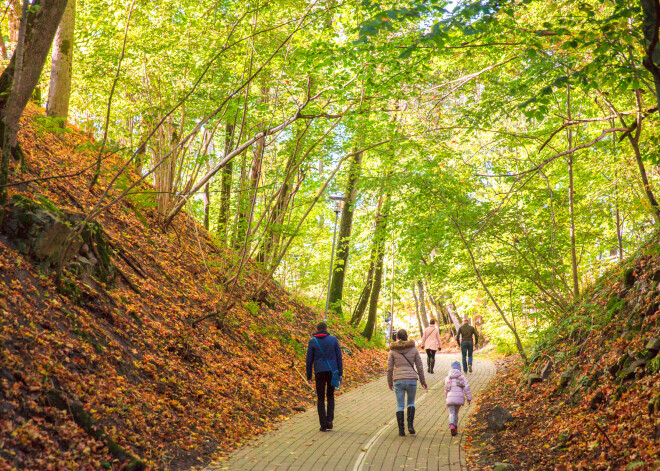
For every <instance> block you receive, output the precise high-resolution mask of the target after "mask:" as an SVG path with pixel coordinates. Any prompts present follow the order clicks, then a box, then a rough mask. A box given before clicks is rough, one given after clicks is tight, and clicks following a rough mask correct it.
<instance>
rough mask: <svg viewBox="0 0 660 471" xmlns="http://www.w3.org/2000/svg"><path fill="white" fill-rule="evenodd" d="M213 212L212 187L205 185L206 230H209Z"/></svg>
mask: <svg viewBox="0 0 660 471" xmlns="http://www.w3.org/2000/svg"><path fill="white" fill-rule="evenodd" d="M210 212H211V187H210V185H209V184H208V183H207V184H206V185H204V229H206V230H207V231H208V230H209V216H210Z"/></svg>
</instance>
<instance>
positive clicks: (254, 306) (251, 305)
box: [243, 301, 259, 317]
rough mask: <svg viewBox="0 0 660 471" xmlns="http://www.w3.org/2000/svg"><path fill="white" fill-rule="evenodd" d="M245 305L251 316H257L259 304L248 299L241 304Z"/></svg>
mask: <svg viewBox="0 0 660 471" xmlns="http://www.w3.org/2000/svg"><path fill="white" fill-rule="evenodd" d="M243 307H245V310H246V311H247V312H249V313H250V314H252V315H253V316H255V317H256V316H258V315H259V304H258V303H256V302H254V301H248V302H247V303H245V304H244V305H243Z"/></svg>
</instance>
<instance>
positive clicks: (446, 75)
mask: <svg viewBox="0 0 660 471" xmlns="http://www.w3.org/2000/svg"><path fill="white" fill-rule="evenodd" d="M21 11H22V12H23V15H22V16H23V17H24V18H26V19H27V20H26V21H24V22H22V23H21V21H20V18H21ZM659 15H660V6H659V5H658V2H655V1H650V0H644V1H642V2H640V3H638V2H629V1H621V0H615V1H610V0H608V1H604V2H602V1H600V2H595V1H593V2H588V1H587V2H576V1H556V2H543V1H536V0H522V1H504V2H502V1H500V2H490V1H478V2H461V1H459V2H443V1H439V2H435V1H429V2H396V3H394V2H391V3H388V2H382V3H377V2H371V1H368V0H365V1H361V2H356V1H345V2H341V1H335V0H333V1H323V2H322V1H311V2H298V1H275V2H255V3H244V2H233V1H202V2H180V1H177V2H174V1H169V0H165V1H162V2H158V3H153V2H145V1H140V0H132V1H122V2H119V1H105V2H98V1H90V0H86V1H81V0H78V1H77V2H76V1H74V0H69V1H68V2H67V1H64V0H36V1H34V2H29V1H25V2H24V3H21V2H18V1H15V0H10V1H9V2H8V3H7V4H6V8H5V9H4V13H3V16H2V27H3V38H2V39H3V44H2V51H1V53H2V56H3V61H4V64H5V65H8V67H7V68H6V69H5V72H4V73H3V76H2V78H0V89H1V90H2V91H4V92H5V93H4V94H3V97H4V98H3V100H2V103H0V105H2V108H3V113H4V114H3V116H4V119H3V123H2V127H3V136H4V137H3V149H4V152H3V164H2V168H0V184H4V183H6V182H7V181H8V174H9V172H10V171H12V172H20V165H18V164H15V163H12V162H13V160H12V159H11V156H10V154H13V155H14V156H17V157H18V158H20V154H21V152H20V149H19V148H18V147H17V146H16V141H15V138H13V140H12V136H13V135H15V132H14V129H16V127H17V122H18V117H17V116H20V114H21V112H22V109H23V107H24V106H25V104H24V103H23V104H22V106H21V99H22V97H24V96H28V95H32V99H33V100H34V101H35V102H36V103H37V104H40V105H42V106H45V107H46V117H44V118H41V119H40V120H39V123H40V126H42V128H43V129H46V130H48V131H50V132H56V133H57V132H62V133H65V132H67V130H66V129H65V128H64V127H63V124H64V122H65V121H67V120H68V122H69V123H73V124H75V125H76V126H77V127H78V128H79V129H81V130H84V131H86V132H88V133H90V134H92V135H94V136H95V137H96V138H97V140H98V144H97V145H96V147H94V149H93V151H94V152H96V153H97V155H98V164H97V165H96V166H94V167H93V168H90V169H89V185H90V191H92V192H93V193H94V192H95V193H94V194H95V195H98V198H99V202H98V204H97V205H96V206H95V207H94V208H93V209H92V210H91V211H90V216H91V217H94V216H96V215H98V213H99V212H100V211H103V210H104V209H105V208H107V203H108V200H106V198H107V196H108V193H109V192H108V190H107V189H105V188H98V187H97V185H98V182H97V178H98V172H99V171H100V168H101V165H100V163H101V161H103V160H104V159H105V158H107V155H108V154H109V153H114V154H118V155H120V156H122V157H123V159H124V161H125V165H124V166H121V167H117V168H116V169H114V174H113V177H112V186H113V188H112V191H113V192H116V194H117V195H118V196H117V197H118V198H124V199H130V201H131V203H132V204H134V205H136V206H137V207H139V208H142V209H153V210H154V211H157V213H158V214H159V215H160V217H161V218H162V221H163V223H164V224H165V225H168V224H169V223H170V222H171V221H172V220H173V218H174V217H176V216H177V215H178V214H179V213H180V212H181V211H182V210H184V211H186V212H188V214H191V215H193V216H194V217H195V218H196V219H197V220H198V221H199V222H200V223H201V224H203V225H204V226H205V227H206V228H207V229H208V230H209V231H211V233H212V234H213V235H214V237H215V238H216V240H217V241H218V242H219V243H220V244H223V245H225V246H227V247H231V248H232V249H234V254H235V255H234V256H235V260H234V261H233V263H232V268H231V271H232V273H231V274H232V275H236V274H238V273H240V272H241V270H243V268H244V267H245V264H246V262H247V261H248V260H255V261H257V262H258V263H260V264H262V268H263V271H264V273H266V274H267V275H272V276H273V277H274V278H275V280H277V281H278V282H279V283H280V284H282V285H283V286H285V287H286V288H288V289H289V290H291V291H293V292H294V293H296V294H297V295H298V296H300V297H301V298H304V299H305V300H307V301H308V302H310V303H312V304H316V305H318V306H320V307H323V306H324V304H325V294H326V292H327V291H329V293H330V296H329V297H330V302H329V308H330V312H331V314H330V315H331V317H332V316H338V317H341V318H343V319H345V320H347V321H350V322H351V323H352V324H354V325H356V326H360V328H361V330H362V332H363V335H364V336H365V337H367V338H369V339H371V338H373V336H374V334H375V333H376V332H377V333H378V335H382V323H383V322H384V320H385V318H386V317H387V315H388V314H387V312H388V311H393V312H394V313H395V316H398V317H397V320H399V319H401V317H402V316H405V317H404V319H406V322H407V323H408V324H410V323H412V324H413V326H415V327H417V328H418V329H420V330H421V328H422V326H423V325H426V324H427V322H428V318H429V317H431V316H436V317H438V318H439V319H441V323H442V324H443V325H444V328H445V329H447V331H450V330H451V329H452V326H455V325H456V324H457V323H458V322H460V318H461V317H462V316H464V315H469V316H479V317H480V318H481V319H480V320H481V321H482V322H483V328H484V329H485V331H486V332H487V333H488V334H489V336H490V337H491V338H492V339H493V340H494V342H495V343H496V344H497V345H498V346H499V347H500V348H501V349H503V350H505V351H513V350H517V351H518V352H519V353H520V354H521V355H522V357H523V358H526V352H527V349H528V346H529V345H530V344H531V343H533V342H534V341H535V340H536V339H537V338H538V336H539V335H540V334H541V333H542V332H543V330H544V329H545V328H546V327H547V326H548V325H550V324H552V323H553V322H554V321H556V320H557V319H559V318H561V317H562V316H563V315H565V314H566V313H567V310H568V307H569V304H570V302H571V300H572V299H573V298H576V297H578V296H579V294H580V292H581V291H582V290H583V289H584V288H585V286H587V285H589V284H590V283H591V282H592V281H593V280H594V279H595V277H597V276H598V274H599V273H601V272H602V271H603V270H604V269H605V268H606V267H607V266H608V265H609V264H611V263H612V262H613V261H616V260H617V259H618V260H620V259H622V258H623V257H624V256H626V255H628V254H631V253H632V252H633V251H634V250H635V249H636V248H637V247H638V246H639V245H640V244H641V242H642V241H643V240H644V239H645V238H646V237H647V236H648V235H649V233H651V232H652V231H654V230H655V228H656V226H657V224H659V223H660V208H659V207H658V202H657V200H656V197H655V192H654V188H655V187H654V184H655V182H656V181H657V179H658V177H659V175H658V172H659V171H660V169H659V168H658V152H657V143H658V126H657V121H658V117H657V110H658V99H657V87H658V86H659V85H660V69H658V65H659V64H660V59H659V56H660V48H659V47H658V24H660V21H658V18H660V16H659ZM60 20H61V21H60ZM21 24H22V25H23V27H22V28H21ZM56 29H57V33H56V32H55V30H56ZM50 31H52V35H51V37H52V36H53V35H54V46H53V49H52V53H50V56H48V57H46V56H45V54H43V52H39V51H44V49H43V44H45V43H46V42H47V41H46V40H47V39H48V38H47V37H46V36H48V34H47V33H48V32H50ZM42 33H43V34H42ZM40 41H41V42H40ZM44 41H46V42H44ZM39 45H41V46H42V47H41V48H39ZM10 59H11V61H10ZM17 63H18V64H19V67H16V64H17ZM21 63H23V64H24V65H23V68H22V69H21V66H20V65H21ZM51 64H52V65H51ZM42 69H43V70H42ZM16 70H19V71H21V72H20V73H18V74H16V73H15V71H16ZM12 83H13V84H14V85H16V84H17V83H18V84H19V86H18V87H17V86H14V88H13V89H12ZM26 93H27V95H26ZM25 102H27V98H25ZM127 168H131V169H135V170H136V174H137V175H139V176H141V177H140V178H141V179H142V180H145V181H147V182H148V183H150V184H151V185H153V191H145V190H144V188H142V187H141V186H140V185H139V182H138V181H136V178H135V177H133V176H131V175H135V173H134V174H131V173H129V172H127V171H125V170H126V169H127ZM95 187H96V188H95ZM102 190H103V191H102ZM0 193H2V194H0V198H2V200H3V201H1V202H2V203H3V204H4V202H5V201H6V197H7V191H6V187H2V192H0ZM329 195H335V196H337V195H338V196H341V197H342V198H343V200H344V201H343V205H341V203H339V205H340V206H336V205H337V204H338V203H337V202H336V201H334V200H328V196H329ZM335 214H336V215H337V220H338V228H337V244H336V245H337V251H336V253H335V252H334V251H333V250H332V248H333V235H334V227H335ZM331 265H332V271H331V276H330V277H329V276H328V275H329V271H330V270H329V268H330V266H331ZM329 278H330V279H329ZM386 298H390V299H386ZM379 301H380V303H379ZM224 307H225V308H227V306H224Z"/></svg>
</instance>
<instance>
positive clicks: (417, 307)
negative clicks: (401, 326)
mask: <svg viewBox="0 0 660 471" xmlns="http://www.w3.org/2000/svg"><path fill="white" fill-rule="evenodd" d="M412 295H413V299H414V300H415V317H417V325H418V326H419V335H421V336H422V337H424V327H423V326H422V318H421V317H420V316H419V301H417V294H416V293H415V283H413V285H412Z"/></svg>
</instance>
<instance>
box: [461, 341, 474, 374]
mask: <svg viewBox="0 0 660 471" xmlns="http://www.w3.org/2000/svg"><path fill="white" fill-rule="evenodd" d="M473 350H474V343H472V342H470V341H469V340H464V341H463V342H461V355H463V372H466V371H467V369H468V365H472V351H473ZM466 356H467V361H466V359H465V357H466Z"/></svg>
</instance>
